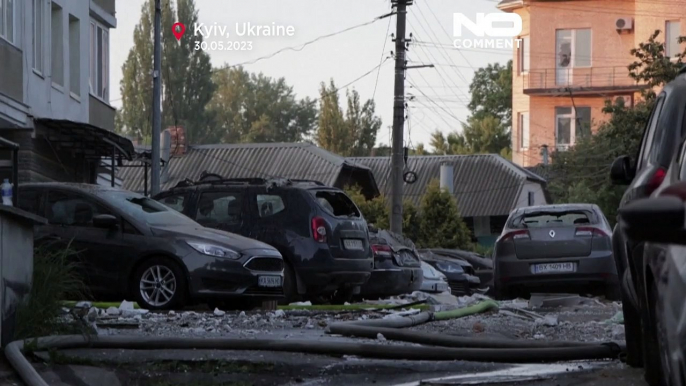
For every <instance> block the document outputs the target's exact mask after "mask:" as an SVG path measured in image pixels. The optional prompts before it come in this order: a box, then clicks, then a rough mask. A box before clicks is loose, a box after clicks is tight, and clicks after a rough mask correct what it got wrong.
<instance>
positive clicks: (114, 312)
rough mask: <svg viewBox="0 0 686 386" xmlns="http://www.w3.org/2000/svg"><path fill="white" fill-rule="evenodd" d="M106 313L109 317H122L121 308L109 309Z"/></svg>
mask: <svg viewBox="0 0 686 386" xmlns="http://www.w3.org/2000/svg"><path fill="white" fill-rule="evenodd" d="M105 312H107V315H109V316H119V315H121V310H120V309H119V308H116V307H110V308H108V309H107V311H105Z"/></svg>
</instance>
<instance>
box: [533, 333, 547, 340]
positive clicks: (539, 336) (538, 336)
mask: <svg viewBox="0 0 686 386" xmlns="http://www.w3.org/2000/svg"><path fill="white" fill-rule="evenodd" d="M534 339H536V340H541V339H545V335H543V334H536V335H534Z"/></svg>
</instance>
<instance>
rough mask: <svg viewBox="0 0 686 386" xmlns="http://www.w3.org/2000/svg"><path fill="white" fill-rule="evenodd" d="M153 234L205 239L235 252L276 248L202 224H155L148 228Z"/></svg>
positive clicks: (196, 239)
mask: <svg viewBox="0 0 686 386" xmlns="http://www.w3.org/2000/svg"><path fill="white" fill-rule="evenodd" d="M150 230H151V231H152V233H153V234H154V235H155V236H159V237H171V238H176V239H184V240H189V241H192V240H195V241H206V242H208V243H214V244H218V245H220V246H223V247H228V248H231V249H233V250H235V251H236V252H243V251H247V250H250V249H266V250H270V251H275V250H276V249H275V248H274V247H272V246H271V245H269V244H265V243H263V242H261V241H257V240H253V239H249V238H247V237H243V236H240V235H237V234H235V233H230V232H225V231H220V230H218V229H212V228H205V227H203V226H200V225H198V226H155V227H152V228H150Z"/></svg>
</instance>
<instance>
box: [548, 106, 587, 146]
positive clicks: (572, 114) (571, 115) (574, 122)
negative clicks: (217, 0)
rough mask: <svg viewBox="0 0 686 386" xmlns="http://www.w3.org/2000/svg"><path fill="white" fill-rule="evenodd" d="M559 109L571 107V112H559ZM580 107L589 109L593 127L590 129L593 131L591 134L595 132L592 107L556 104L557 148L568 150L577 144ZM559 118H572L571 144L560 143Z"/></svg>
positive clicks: (570, 126) (570, 127) (570, 129)
mask: <svg viewBox="0 0 686 386" xmlns="http://www.w3.org/2000/svg"><path fill="white" fill-rule="evenodd" d="M558 109H570V113H569V114H559V113H558ZM578 109H589V114H588V115H589V124H590V125H591V127H589V130H590V132H591V135H592V133H593V130H592V122H593V117H592V113H593V110H592V109H591V107H590V106H577V107H571V106H555V148H556V149H557V150H567V149H569V148H570V147H572V146H574V145H576V142H577V135H576V132H577V124H578V121H579V117H578V116H577V113H578ZM559 118H569V119H570V124H569V144H559V143H558V138H559V136H558V130H559V126H558V124H559Z"/></svg>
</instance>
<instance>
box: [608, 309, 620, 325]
mask: <svg viewBox="0 0 686 386" xmlns="http://www.w3.org/2000/svg"><path fill="white" fill-rule="evenodd" d="M605 323H608V324H624V313H623V312H622V311H617V313H616V314H615V315H614V316H613V317H611V318H610V319H608V320H606V321H605Z"/></svg>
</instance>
